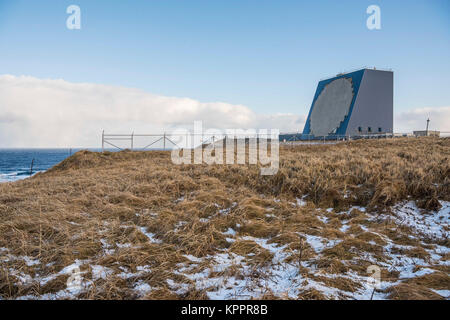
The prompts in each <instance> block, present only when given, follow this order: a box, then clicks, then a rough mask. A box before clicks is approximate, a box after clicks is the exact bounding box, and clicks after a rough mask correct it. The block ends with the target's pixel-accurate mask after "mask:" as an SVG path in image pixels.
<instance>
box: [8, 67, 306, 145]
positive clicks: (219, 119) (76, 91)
mask: <svg viewBox="0 0 450 320" xmlns="http://www.w3.org/2000/svg"><path fill="white" fill-rule="evenodd" d="M195 120H202V121H203V127H204V128H205V129H206V128H219V129H226V128H267V129H272V128H273V129H280V130H281V131H299V130H302V129H303V125H304V122H305V117H304V116H298V115H292V114H273V115H263V114H258V113H255V112H254V111H252V110H251V109H250V108H248V107H246V106H243V105H233V104H229V103H224V102H210V103H204V102H199V101H197V100H194V99H190V98H175V97H166V96H160V95H154V94H150V93H147V92H144V91H142V90H138V89H132V88H124V87H116V86H108V85H99V84H91V83H70V82H67V81H64V80H47V79H38V78H34V77H28V76H19V77H17V76H11V75H2V76H0V147H80V146H81V147H99V146H100V144H101V131H102V130H105V132H109V133H131V132H132V131H134V132H135V133H162V132H163V131H164V130H171V129H174V128H176V127H185V128H191V126H192V125H193V122H194V121H195Z"/></svg>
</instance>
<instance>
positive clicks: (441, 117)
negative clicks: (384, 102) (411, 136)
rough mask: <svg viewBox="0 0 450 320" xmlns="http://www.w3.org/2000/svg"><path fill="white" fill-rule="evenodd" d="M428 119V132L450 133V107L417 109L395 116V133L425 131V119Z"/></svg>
mask: <svg viewBox="0 0 450 320" xmlns="http://www.w3.org/2000/svg"><path fill="white" fill-rule="evenodd" d="M428 118H429V119H430V128H429V129H430V130H441V131H446V132H450V107H441V108H417V109H412V110H409V111H406V112H401V113H398V114H396V115H395V119H394V127H395V128H396V130H395V131H396V132H410V131H412V130H425V129H426V126H427V119H428Z"/></svg>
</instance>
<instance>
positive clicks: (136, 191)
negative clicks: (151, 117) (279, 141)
mask: <svg viewBox="0 0 450 320" xmlns="http://www.w3.org/2000/svg"><path fill="white" fill-rule="evenodd" d="M449 216H450V139H430V138H423V139H394V140H370V141H353V142H347V143H342V144H337V145H312V146H307V145H303V146H302V145H300V146H295V147H286V146H285V147H282V148H281V150H280V170H279V172H278V173H277V174H276V175H274V176H261V175H260V174H259V169H258V167H257V166H255V165H214V166H208V165H174V164H172V163H171V161H170V153H169V152H156V151H155V152H126V151H125V152H118V153H105V154H100V153H92V152H87V151H81V152H78V153H76V154H74V155H73V156H72V157H70V158H68V159H66V160H64V161H63V162H61V163H60V164H58V165H57V166H55V167H54V168H52V169H51V170H49V171H48V172H46V173H41V174H37V175H36V176H34V177H33V178H31V179H26V180H24V181H19V182H15V183H5V184H0V299H2V298H3V299H19V298H20V299H75V298H88V299H142V298H143V299H250V298H270V299H272V298H281V299H370V298H373V299H444V298H448V297H449V296H450V276H449V272H450V241H449V239H448V235H449ZM373 266H377V267H379V268H380V269H379V270H380V280H381V283H380V284H379V286H377V289H376V290H373V288H372V286H371V285H368V281H369V280H371V278H368V277H369V275H370V274H369V273H368V268H369V272H370V270H378V269H376V267H373ZM374 268H375V269H374ZM68 284H69V286H68Z"/></svg>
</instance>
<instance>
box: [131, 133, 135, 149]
mask: <svg viewBox="0 0 450 320" xmlns="http://www.w3.org/2000/svg"><path fill="white" fill-rule="evenodd" d="M133 147H134V131H133V132H132V133H131V151H133Z"/></svg>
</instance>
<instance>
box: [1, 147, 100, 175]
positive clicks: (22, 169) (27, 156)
mask: <svg viewBox="0 0 450 320" xmlns="http://www.w3.org/2000/svg"><path fill="white" fill-rule="evenodd" d="M79 150H82V149H0V183H1V182H10V181H16V180H20V179H25V178H28V177H30V176H31V175H33V174H36V173H37V172H42V171H45V170H47V169H49V168H51V167H53V166H54V165H55V164H57V163H59V162H61V161H63V160H64V159H66V158H67V157H69V156H70V155H71V154H74V153H75V152H77V151H79ZM89 150H90V151H99V150H97V149H89ZM33 159H34V161H33ZM32 162H33V170H32V171H31V163H32Z"/></svg>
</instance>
